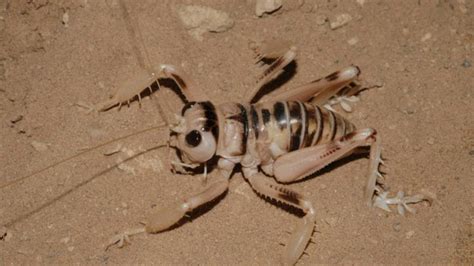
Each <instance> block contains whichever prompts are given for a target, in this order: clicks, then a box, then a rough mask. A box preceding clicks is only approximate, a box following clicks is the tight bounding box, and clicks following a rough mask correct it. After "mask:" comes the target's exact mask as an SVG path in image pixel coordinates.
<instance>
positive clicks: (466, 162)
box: [0, 0, 474, 265]
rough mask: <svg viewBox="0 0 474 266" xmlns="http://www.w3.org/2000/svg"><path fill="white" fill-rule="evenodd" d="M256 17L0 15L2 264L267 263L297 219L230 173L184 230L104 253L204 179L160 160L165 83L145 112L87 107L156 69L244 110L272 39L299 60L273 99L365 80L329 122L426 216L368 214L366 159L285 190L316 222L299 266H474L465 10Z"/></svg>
mask: <svg viewBox="0 0 474 266" xmlns="http://www.w3.org/2000/svg"><path fill="white" fill-rule="evenodd" d="M191 5H194V7H193V8H195V9H196V10H202V9H204V10H210V9H208V8H212V10H217V11H216V12H218V14H221V15H222V14H225V15H224V17H225V18H226V20H225V21H224V25H223V26H222V27H218V28H213V26H215V25H214V24H213V23H221V22H222V21H220V22H219V21H217V22H216V21H209V20H207V18H206V17H205V18H200V19H202V20H199V19H198V21H197V22H196V21H191V22H193V23H197V24H196V25H191V24H192V23H191V24H189V23H190V22H189V21H187V20H186V19H189V18H190V16H191V15H193V14H191V15H190V14H187V15H184V17H183V13H182V10H184V9H186V8H188V7H189V6H191ZM255 6H256V3H255V0H247V1H236V0H234V1H221V0H197V1H190V0H187V1H186V0H179V1H152V0H145V1H125V0H100V1H90V0H89V1H88V0H77V1H67V0H64V1H61V0H58V1H53V0H22V1H11V0H0V95H1V97H0V127H1V131H0V265H10V264H152V263H155V264H163V265H169V264H192V265H208V264H209V265H235V264H240V265H270V264H275V263H278V261H279V258H280V256H281V253H282V252H283V249H284V247H283V245H284V244H285V243H286V241H287V238H288V236H289V234H288V232H291V231H292V230H293V229H294V227H295V225H296V223H297V221H298V219H300V217H298V216H297V215H295V214H294V213H292V212H288V211H287V210H286V209H284V208H281V207H279V206H276V205H274V204H272V203H271V202H269V201H265V200H263V199H262V198H260V197H259V196H258V195H256V194H255V193H254V192H253V191H252V189H251V187H250V186H249V184H248V182H247V181H246V180H245V179H244V178H243V176H242V174H241V173H240V172H239V171H237V172H235V173H234V174H233V176H232V179H231V182H230V188H229V190H228V192H227V193H226V194H225V195H224V196H223V197H221V198H219V200H218V201H217V202H213V203H212V204H210V205H207V206H205V208H203V209H200V210H198V211H196V212H193V213H191V214H190V215H189V217H187V218H186V219H185V221H184V222H183V223H182V224H181V225H180V226H178V227H176V228H173V229H172V230H169V231H166V232H163V233H160V234H154V235H145V234H142V235H137V236H134V237H132V238H131V244H129V245H127V246H125V247H124V248H122V249H118V248H115V247H112V248H110V249H109V250H107V251H105V250H104V245H105V244H106V243H107V242H108V240H109V239H110V238H111V237H112V236H113V235H115V234H116V233H118V232H121V231H123V230H125V229H127V228H134V227H137V226H139V225H140V222H143V221H145V220H146V217H147V215H148V214H149V213H151V212H152V211H153V210H154V209H156V208H160V207H163V206H168V205H170V204H173V203H176V202H178V201H179V200H182V199H184V198H186V197H188V196H191V195H194V194H196V193H198V192H200V191H202V190H203V189H204V188H205V186H206V184H205V181H204V179H203V177H202V174H201V173H197V174H195V175H185V174H181V175H178V174H173V173H171V172H170V171H169V170H168V163H169V161H168V159H169V158H168V157H169V156H168V150H167V149H157V148H154V147H156V146H157V145H160V144H163V143H164V142H166V140H167V136H168V133H169V131H168V129H167V128H166V127H160V126H161V125H163V124H164V121H165V119H172V118H173V113H177V112H179V111H180V109H181V107H182V105H183V103H182V101H181V99H180V97H179V96H178V95H177V94H176V93H175V91H173V90H172V89H170V88H173V87H174V85H173V84H172V82H169V80H164V81H163V83H162V86H161V88H160V89H156V88H155V89H154V90H153V92H152V93H146V92H145V95H144V97H143V99H142V101H141V106H140V104H139V102H138V101H137V100H136V99H135V100H133V101H132V102H131V103H130V106H129V107H128V106H126V105H125V106H123V107H122V108H121V109H120V111H118V108H117V107H114V108H111V109H110V110H108V111H106V112H100V113H99V112H96V111H94V110H93V107H94V106H96V105H97V104H99V103H101V102H104V101H106V100H107V99H109V97H110V96H112V95H114V93H115V92H116V91H117V90H118V89H120V88H124V87H125V88H127V86H132V85H133V84H136V81H135V80H137V77H140V75H141V76H143V75H144V74H145V75H146V74H147V73H149V72H147V71H149V70H150V69H157V67H158V66H159V65H160V64H171V65H176V66H179V67H181V68H182V69H183V70H184V71H185V72H186V73H188V75H189V77H190V78H192V80H194V82H195V84H196V86H199V87H200V88H201V89H202V90H203V91H204V92H205V93H206V94H207V95H208V96H209V98H210V99H211V100H212V101H213V102H214V103H216V104H219V103H223V102H226V101H229V100H231V101H244V100H245V99H246V96H247V95H248V93H249V91H250V90H251V89H252V88H253V86H254V84H255V80H256V78H257V76H258V75H259V74H260V73H261V72H262V71H263V67H262V66H259V65H258V64H255V61H256V60H255V57H254V51H253V50H252V49H250V46H251V45H250V44H252V43H258V42H263V41H266V42H278V41H280V40H284V41H289V42H291V43H292V44H293V45H294V46H295V47H297V49H298V55H297V58H296V60H295V62H294V63H293V67H292V70H293V71H292V73H287V74H286V75H287V77H288V78H287V79H285V80H284V82H279V83H281V84H277V85H279V87H278V88H275V89H281V90H285V89H286V90H287V89H291V88H292V87H295V86H298V85H301V84H305V83H307V82H309V81H312V80H315V79H317V78H319V77H323V76H325V75H327V74H330V73H332V72H334V71H336V70H339V69H342V68H343V67H346V66H349V65H357V66H359V67H360V69H361V71H362V74H361V76H360V80H361V82H362V84H363V85H365V86H367V88H369V89H367V90H365V91H363V92H361V94H360V101H359V102H357V103H355V104H353V105H352V107H353V112H351V113H346V112H344V111H342V110H341V109H340V108H339V107H338V106H336V107H335V109H336V111H338V112H340V113H341V114H342V115H344V116H345V117H346V118H347V119H348V120H350V121H352V122H353V123H354V124H355V125H357V127H359V128H363V127H372V128H375V129H376V130H377V131H378V134H379V135H380V136H381V138H382V147H383V148H382V154H383V156H384V157H385V158H387V160H386V165H385V166H384V167H383V169H382V170H384V172H386V175H385V181H386V184H387V188H389V189H390V192H391V195H395V194H396V193H397V192H398V191H400V190H403V191H404V192H405V193H406V194H417V193H423V194H424V195H426V196H429V197H431V198H432V199H433V202H432V204H431V206H430V205H429V204H426V203H420V204H416V205H412V207H413V208H414V209H416V211H417V212H416V214H412V213H407V214H406V215H405V216H401V215H399V214H398V213H397V211H396V208H393V209H392V212H386V211H384V210H381V209H377V208H369V207H367V206H366V204H365V201H364V198H363V189H364V185H365V182H366V174H367V164H368V160H367V158H365V157H364V156H353V157H349V158H348V159H345V160H343V161H342V162H340V163H336V164H333V165H331V166H330V167H328V168H326V169H325V170H323V171H321V172H320V173H318V174H317V175H314V176H313V177H312V178H309V179H307V180H305V181H304V182H297V183H294V184H290V185H289V187H291V188H292V189H294V190H296V191H298V192H300V193H301V194H303V195H304V196H305V197H306V198H308V199H309V200H310V201H311V202H312V203H313V205H314V206H315V209H316V212H317V220H316V232H315V233H314V235H313V241H314V243H310V244H309V245H308V246H307V248H306V251H305V252H306V254H304V255H303V256H302V257H301V258H300V260H299V261H298V264H300V265H312V264H328V263H329V264H343V263H350V264H353V263H357V264H417V265H421V264H460V263H465V264H473V263H474V253H473V251H474V244H473V243H474V241H473V226H474V205H473V204H474V201H473V198H474V197H473V191H474V184H473V178H474V173H473V172H474V115H473V114H474V104H473V93H474V90H473V86H474V67H473V66H472V65H473V63H474V53H473V51H474V1H471V0H417V1H416V0H413V1H402V0H396V1H388V0H387V1H383V0H357V1H349V0H347V1H346V0H339V1H337V0H314V1H310V0H300V1H296V0H294V1H289V0H286V1H283V5H282V7H281V8H279V9H278V10H275V11H273V12H272V13H268V14H263V15H262V16H261V17H258V16H257V15H256V10H255V9H256V8H255ZM191 10H193V9H191ZM210 13H212V14H214V13H213V12H210ZM199 21H201V22H199ZM229 21H230V22H229ZM187 23H188V24H187ZM199 23H201V24H199ZM131 84H132V85H131ZM144 89H145V88H144ZM160 107H161V108H162V109H163V110H164V112H160ZM163 114H164V115H166V117H165V118H164V117H163ZM154 127H158V128H156V129H152V130H149V131H146V132H143V133H141V134H135V135H133V136H130V137H129V138H126V139H120V140H117V141H114V142H112V143H110V144H108V145H105V146H103V147H100V148H97V149H94V150H91V151H88V152H85V153H83V154H81V155H80V156H77V157H75V158H72V159H71V160H67V161H65V162H61V161H63V160H64V159H65V158H68V157H70V156H73V155H75V154H79V153H81V152H82V151H84V150H87V149H89V148H93V147H95V146H97V145H99V144H101V143H105V142H108V141H110V140H114V139H117V138H119V137H121V136H125V135H128V134H132V133H134V132H138V131H141V130H145V129H150V128H154ZM130 156H134V157H132V158H131V159H128V160H127V158H128V157H130ZM122 160H127V161H126V162H123V163H120V162H121V161H122ZM56 162H61V163H59V164H55V163H56ZM117 164H118V167H115V166H116V165H117ZM51 165H53V166H52V167H50V168H47V169H46V170H44V171H42V172H40V173H38V170H41V169H43V168H45V167H47V166H51ZM109 168H110V169H109ZM213 173H214V172H211V173H210V174H209V177H208V178H207V183H209V182H212V178H213ZM268 178H270V177H268Z"/></svg>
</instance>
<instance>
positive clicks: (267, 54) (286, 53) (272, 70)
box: [247, 42, 297, 102]
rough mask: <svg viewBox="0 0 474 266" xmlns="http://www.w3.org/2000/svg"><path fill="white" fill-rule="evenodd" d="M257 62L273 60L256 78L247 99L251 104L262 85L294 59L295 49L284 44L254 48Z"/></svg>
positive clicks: (276, 43) (277, 43)
mask: <svg viewBox="0 0 474 266" xmlns="http://www.w3.org/2000/svg"><path fill="white" fill-rule="evenodd" d="M254 50H255V52H256V53H257V60H258V61H260V60H262V59H263V58H269V59H275V61H273V62H272V63H271V64H270V66H269V67H268V68H266V69H265V70H264V71H263V73H262V74H261V75H260V76H259V77H258V78H257V84H256V85H255V87H254V88H253V90H252V92H251V93H250V94H249V97H248V98H247V102H252V100H253V99H254V98H255V96H256V95H257V94H258V92H259V91H260V89H261V88H262V86H263V85H265V84H266V83H267V82H269V81H270V80H271V79H273V78H274V77H275V76H276V75H277V74H279V73H280V71H281V70H282V69H283V68H284V67H285V66H287V65H288V64H289V63H290V62H291V61H293V60H294V59H295V57H296V50H297V49H296V47H295V46H292V45H290V44H288V43H284V42H273V43H270V44H267V45H263V46H262V47H260V48H255V49H254Z"/></svg>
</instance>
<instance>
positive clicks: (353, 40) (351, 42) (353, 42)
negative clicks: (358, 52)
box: [347, 37, 359, 45]
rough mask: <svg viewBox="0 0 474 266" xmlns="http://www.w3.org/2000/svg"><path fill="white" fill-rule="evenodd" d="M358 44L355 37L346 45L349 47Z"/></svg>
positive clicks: (357, 39)
mask: <svg viewBox="0 0 474 266" xmlns="http://www.w3.org/2000/svg"><path fill="white" fill-rule="evenodd" d="M358 42H359V38H357V37H353V38H350V39H349V40H348V41H347V43H348V44H349V45H356V44H357V43H358Z"/></svg>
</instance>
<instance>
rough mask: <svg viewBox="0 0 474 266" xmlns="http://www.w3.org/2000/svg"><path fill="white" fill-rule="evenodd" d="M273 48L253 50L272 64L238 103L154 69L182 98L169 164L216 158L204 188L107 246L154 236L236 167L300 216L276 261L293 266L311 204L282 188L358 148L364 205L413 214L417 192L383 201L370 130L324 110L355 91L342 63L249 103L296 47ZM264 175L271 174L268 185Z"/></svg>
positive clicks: (306, 234) (220, 187) (307, 230)
mask: <svg viewBox="0 0 474 266" xmlns="http://www.w3.org/2000/svg"><path fill="white" fill-rule="evenodd" d="M281 47H282V46H277V45H270V46H266V47H263V48H261V49H258V50H257V53H258V56H259V57H258V60H262V59H263V58H270V59H272V60H273V62H272V63H271V65H270V66H269V67H268V68H267V69H266V70H265V71H264V72H263V74H262V75H261V77H260V78H259V81H258V83H257V85H256V87H255V89H254V90H253V91H252V92H251V93H250V94H249V95H250V97H248V99H247V100H248V101H247V102H246V103H233V102H230V103H224V104H220V105H214V104H213V103H212V102H211V101H209V99H208V98H207V97H206V96H205V94H204V93H203V91H201V90H200V89H199V87H197V86H195V85H192V84H191V83H190V80H189V78H186V77H185V75H184V73H183V72H182V71H180V70H178V69H177V68H176V67H174V66H170V65H162V66H161V69H160V73H163V74H164V75H165V76H166V77H168V78H171V79H173V80H174V81H175V82H176V83H177V85H178V86H179V87H180V89H181V91H182V92H183V94H184V95H185V96H186V98H187V100H188V103H187V104H186V105H185V106H184V107H183V109H182V112H181V114H180V115H179V116H178V122H177V123H176V124H175V125H173V126H172V127H171V130H172V132H171V142H172V144H173V145H175V147H176V148H177V150H178V151H179V155H180V159H181V162H177V163H176V164H178V165H180V166H187V167H196V166H199V165H205V166H206V164H207V162H209V161H210V160H211V159H213V158H215V157H217V171H218V173H219V174H218V178H217V181H215V182H214V183H211V184H210V185H208V187H207V188H206V189H204V191H202V192H200V193H198V194H196V195H194V196H191V197H188V198H186V199H185V200H184V201H183V202H178V203H176V205H173V206H168V207H165V208H162V209H160V210H158V211H156V212H155V213H154V214H152V215H151V216H150V217H149V219H148V221H147V222H146V225H145V226H143V227H141V228H137V229H133V230H127V231H125V232H124V233H122V234H119V235H117V236H115V237H114V238H113V239H112V240H111V243H110V245H113V244H116V243H118V244H119V246H122V245H123V243H124V241H128V240H129V239H128V237H129V236H130V235H134V234H137V233H141V232H147V233H158V232H161V231H164V230H167V229H169V228H171V227H172V226H173V225H175V224H176V223H177V222H178V221H179V220H181V219H182V218H183V217H184V216H185V214H186V213H188V212H190V211H192V210H193V209H195V208H197V207H198V206H200V205H203V204H205V203H207V202H209V201H212V200H213V199H215V198H217V197H219V196H220V195H222V194H223V193H224V192H225V191H226V190H227V189H228V185H229V179H230V177H231V173H232V171H233V169H234V167H235V166H236V165H237V164H240V165H241V167H242V172H243V175H244V176H245V178H246V180H247V181H248V182H249V183H250V185H251V187H252V188H253V190H254V191H255V192H256V193H257V194H259V195H260V196H262V197H263V198H267V199H273V200H276V201H278V202H281V203H284V204H288V205H290V206H293V207H296V208H298V209H300V210H302V211H303V212H304V213H305V215H304V216H303V217H302V219H301V220H300V222H299V223H298V224H297V226H296V228H295V230H294V231H293V233H292V234H291V236H290V238H289V240H288V243H287V244H286V249H285V251H284V253H283V257H282V262H283V263H284V264H295V263H296V262H297V261H298V259H299V257H300V256H301V255H302V253H303V252H304V250H305V248H306V246H307V244H308V242H309V240H310V238H311V236H312V233H313V230H314V226H315V219H316V211H315V209H314V207H313V205H312V204H311V202H310V201H308V200H307V199H305V198H304V197H303V196H302V195H301V194H299V193H298V192H295V191H293V190H291V189H289V188H288V187H286V186H285V185H284V184H286V183H291V182H294V181H297V180H301V179H303V178H305V177H307V176H309V175H311V174H313V173H315V172H316V171H318V170H320V169H322V168H323V167H325V166H326V165H328V164H330V163H332V162H334V161H336V160H338V159H341V158H343V157H346V156H348V155H350V154H351V153H353V151H355V150H356V149H357V148H359V147H364V146H368V147H370V161H369V167H368V173H367V175H368V177H367V185H366V190H365V201H366V203H367V204H368V205H369V206H374V205H375V206H377V207H381V208H383V209H385V210H389V209H388V205H389V204H396V205H397V206H398V210H399V212H400V213H401V214H403V213H404V210H405V209H407V210H408V211H410V212H413V211H414V210H413V209H411V208H409V207H408V206H407V204H411V203H416V202H420V201H423V200H425V197H424V196H423V195H415V196H411V197H404V196H403V193H399V194H398V195H397V197H395V198H387V192H386V191H384V189H383V186H382V185H381V180H380V177H381V174H380V172H379V170H378V167H379V164H381V163H383V162H382V160H381V157H380V150H381V148H380V136H379V135H378V134H377V132H376V131H375V130H374V129H372V128H364V129H356V128H355V126H354V125H353V124H352V123H351V122H349V121H347V120H346V119H344V118H343V117H342V116H341V115H340V114H338V113H336V112H334V111H331V110H330V109H331V108H330V106H329V105H332V104H337V103H340V104H341V106H342V107H343V109H345V110H348V109H349V110H350V106H349V105H348V103H347V102H348V101H353V100H354V98H355V97H356V96H355V95H356V94H357V93H358V92H360V90H361V86H359V85H358V83H357V78H358V76H359V74H360V70H359V68H358V67H356V66H350V67H347V68H344V69H342V70H340V71H337V72H335V73H332V74H330V75H328V76H326V77H324V78H321V79H318V80H315V81H313V82H310V83H308V84H306V85H303V86H299V87H296V88H294V89H291V90H288V91H284V92H278V91H276V92H273V93H270V94H268V95H265V96H263V97H262V98H261V99H260V100H259V101H257V102H256V103H252V100H253V99H254V98H255V96H256V95H257V93H258V92H259V90H260V88H261V87H262V86H263V85H264V84H266V83H268V82H269V81H270V80H271V79H273V78H274V77H275V76H277V75H278V74H279V73H280V72H281V71H282V70H283V68H284V67H285V66H286V65H288V64H289V63H290V62H291V61H293V60H294V58H295V56H296V48H295V47H293V46H286V47H287V48H286V49H282V48H281ZM157 74H159V73H152V74H149V75H148V76H146V77H144V78H143V79H142V80H141V81H140V80H139V82H138V83H136V84H142V85H143V84H145V85H144V87H146V86H148V85H150V83H151V82H154V81H156V80H157ZM144 87H141V88H140V87H135V88H133V89H132V90H129V91H128V92H126V93H120V92H119V93H118V94H117V95H118V96H117V95H116V97H114V98H112V100H110V101H107V102H106V103H104V104H101V105H100V106H101V109H103V110H105V109H108V108H111V107H113V106H115V105H122V104H123V103H127V102H129V101H130V98H131V97H130V95H137V94H139V93H140V91H141V90H143V89H144ZM121 95H123V96H121ZM125 95H128V96H125ZM325 105H326V107H325ZM259 168H260V169H261V170H262V171H263V173H262V172H259ZM264 173H265V174H266V175H268V176H274V177H275V179H276V181H275V180H272V179H271V178H269V177H268V176H266V175H265V174H264ZM110 245H109V246H110Z"/></svg>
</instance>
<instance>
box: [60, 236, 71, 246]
mask: <svg viewBox="0 0 474 266" xmlns="http://www.w3.org/2000/svg"><path fill="white" fill-rule="evenodd" d="M69 240H71V237H69V236H66V237H63V238H61V240H59V242H60V243H63V244H67V243H69Z"/></svg>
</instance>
